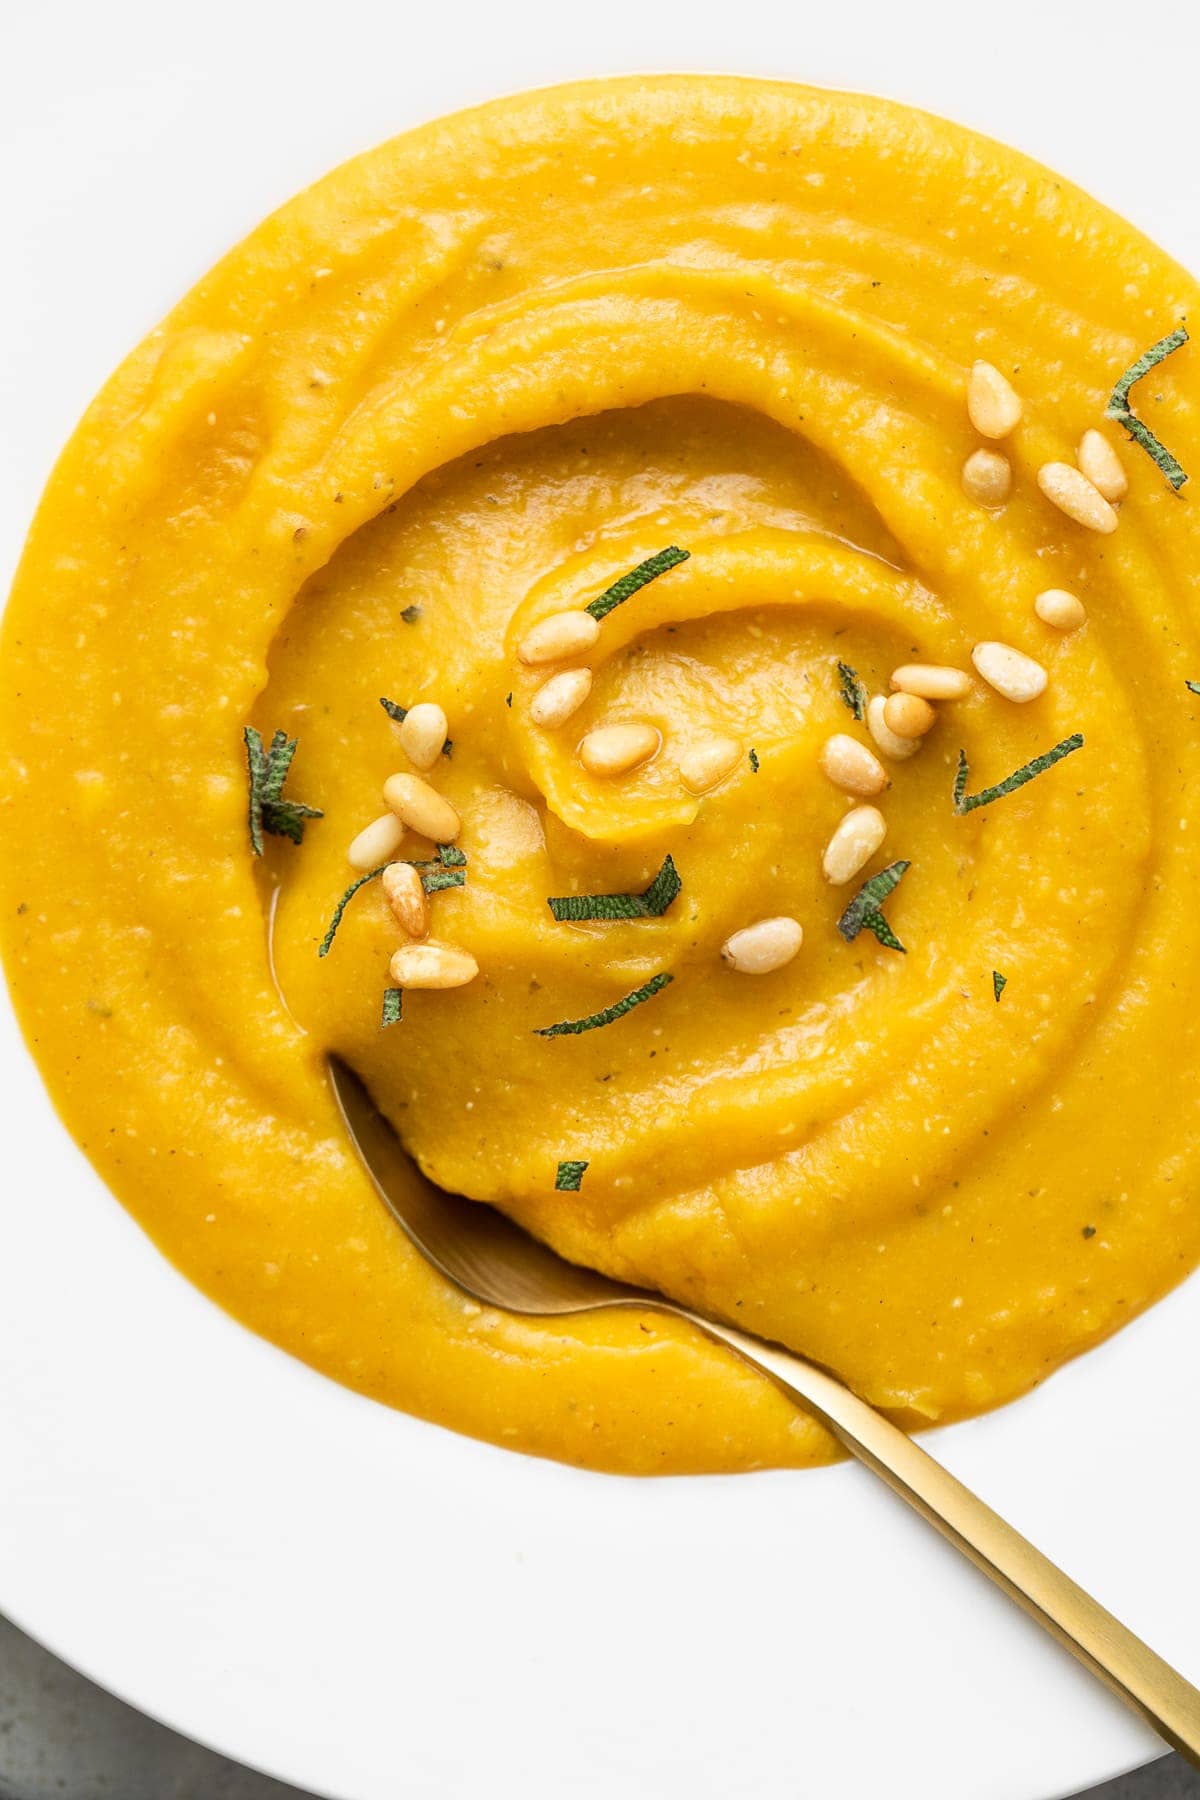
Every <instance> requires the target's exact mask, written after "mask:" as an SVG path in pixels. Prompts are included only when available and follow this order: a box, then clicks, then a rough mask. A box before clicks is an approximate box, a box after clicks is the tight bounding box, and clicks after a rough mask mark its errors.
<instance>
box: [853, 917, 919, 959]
mask: <svg viewBox="0 0 1200 1800" xmlns="http://www.w3.org/2000/svg"><path fill="white" fill-rule="evenodd" d="M862 928H863V930H864V931H873V932H874V934H875V936H876V937H877V938H878V939H879V942H880V943H881V944H882V945H883V947H884V949H885V950H898V951H899V952H900V954H901V956H907V955H908V951H907V950H906V949H905V947H904V945H903V944H902V943H901V942H900V939H899V938H898V937H897V936H896V934H895V932H894V931H893V930H892V928H891V926H890V925H889V924H888V922H887V920H886V919H885V918H884V916H883V914H882V913H881V912H880V910H879V908H878V907H877V906H869V907H868V908H867V910H866V912H865V913H864V914H863V919H862Z"/></svg>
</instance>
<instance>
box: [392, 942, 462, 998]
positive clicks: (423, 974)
mask: <svg viewBox="0 0 1200 1800" xmlns="http://www.w3.org/2000/svg"><path fill="white" fill-rule="evenodd" d="M388 968H389V969H390V971H391V976H392V980H393V981H394V982H395V983H396V986H397V987H402V988H456V987H465V986H466V985H467V983H468V981H474V979H475V977H476V976H477V975H478V973H479V964H478V963H477V962H476V961H475V958H474V957H473V956H472V955H471V952H470V951H469V950H463V949H461V948H460V947H459V945H458V944H442V943H439V942H438V940H437V939H436V938H427V939H426V940H425V942H424V943H423V944H401V946H400V948H399V950H397V951H396V952H395V954H394V955H393V957H392V960H391V962H390V963H389V964H388Z"/></svg>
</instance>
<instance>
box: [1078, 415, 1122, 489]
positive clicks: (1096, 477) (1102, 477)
mask: <svg viewBox="0 0 1200 1800" xmlns="http://www.w3.org/2000/svg"><path fill="white" fill-rule="evenodd" d="M1075 460H1076V462H1077V463H1078V464H1079V467H1080V469H1081V471H1082V472H1083V474H1085V475H1086V476H1087V478H1088V480H1089V481H1090V482H1091V484H1092V486H1093V487H1094V488H1095V489H1096V492H1097V493H1098V494H1101V495H1102V496H1103V497H1104V499H1105V500H1123V499H1124V498H1125V496H1126V494H1127V493H1128V492H1129V478H1128V476H1127V475H1126V473H1125V467H1124V464H1123V463H1122V461H1121V459H1120V457H1119V456H1118V455H1117V453H1116V451H1115V450H1114V449H1113V447H1112V445H1111V444H1110V443H1109V441H1108V439H1107V438H1106V437H1105V435H1104V433H1103V432H1102V431H1096V430H1095V429H1093V430H1091V431H1085V432H1084V434H1083V436H1082V437H1081V438H1080V440H1079V449H1078V451H1077V452H1076V456H1075Z"/></svg>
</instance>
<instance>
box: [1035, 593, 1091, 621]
mask: <svg viewBox="0 0 1200 1800" xmlns="http://www.w3.org/2000/svg"><path fill="white" fill-rule="evenodd" d="M1033 610H1034V612H1035V613H1036V614H1037V616H1038V618H1039V619H1040V620H1041V621H1042V624H1043V625H1053V627H1054V629H1055V631H1077V630H1078V629H1079V627H1080V626H1081V625H1082V624H1083V622H1084V620H1085V619H1086V618H1087V608H1086V606H1085V605H1084V604H1083V601H1082V600H1080V599H1079V598H1078V596H1077V595H1075V594H1072V593H1069V592H1068V591H1067V589H1066V588H1047V589H1046V591H1045V593H1042V594H1039V595H1038V597H1037V599H1036V600H1035V601H1034V603H1033Z"/></svg>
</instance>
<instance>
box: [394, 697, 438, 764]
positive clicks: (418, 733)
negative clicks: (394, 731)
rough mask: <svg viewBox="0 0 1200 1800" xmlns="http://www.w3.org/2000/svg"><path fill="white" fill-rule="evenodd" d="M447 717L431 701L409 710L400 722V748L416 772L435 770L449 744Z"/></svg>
mask: <svg viewBox="0 0 1200 1800" xmlns="http://www.w3.org/2000/svg"><path fill="white" fill-rule="evenodd" d="M446 730H447V727H446V715H445V713H444V712H443V711H442V709H441V707H440V706H435V705H434V703H433V701H432V700H422V701H421V703H420V705H419V706H410V707H409V709H408V712H407V713H406V715H405V717H404V718H403V719H402V720H401V721H400V748H401V749H402V750H403V752H404V754H405V756H407V758H408V760H409V762H410V763H412V765H413V767H414V768H415V769H432V767H433V765H434V763H435V762H436V761H437V759H438V757H439V756H440V755H441V754H442V747H443V745H444V744H445V742H446Z"/></svg>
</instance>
